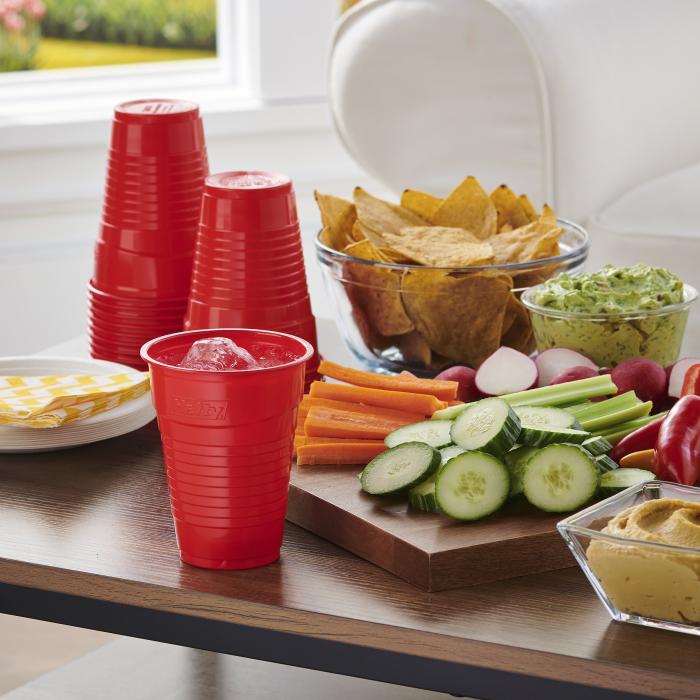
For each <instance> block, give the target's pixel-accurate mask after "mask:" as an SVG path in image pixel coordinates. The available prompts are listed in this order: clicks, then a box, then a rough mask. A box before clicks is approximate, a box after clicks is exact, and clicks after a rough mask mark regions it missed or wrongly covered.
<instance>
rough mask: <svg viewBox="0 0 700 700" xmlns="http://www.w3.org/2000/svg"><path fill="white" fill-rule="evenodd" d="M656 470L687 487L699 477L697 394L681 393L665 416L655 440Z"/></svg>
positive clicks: (699, 405) (699, 403) (699, 411)
mask: <svg viewBox="0 0 700 700" xmlns="http://www.w3.org/2000/svg"><path fill="white" fill-rule="evenodd" d="M655 472H656V476H658V477H659V479H663V480H664V481H675V482H677V483H679V484H686V485H687V486H692V485H693V484H694V483H695V482H696V481H697V480H698V479H699V478H700V396H692V395H688V396H684V397H683V398H681V399H680V400H679V401H678V403H677V404H676V405H675V406H674V407H673V408H672V409H671V411H670V413H669V414H668V416H666V420H665V421H664V422H663V425H662V426H661V430H660V431H659V439H658V440H657V441H656V462H655Z"/></svg>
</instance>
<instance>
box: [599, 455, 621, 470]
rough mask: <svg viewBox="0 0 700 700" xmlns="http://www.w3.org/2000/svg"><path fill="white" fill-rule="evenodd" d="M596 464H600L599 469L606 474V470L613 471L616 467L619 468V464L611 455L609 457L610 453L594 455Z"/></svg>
mask: <svg viewBox="0 0 700 700" xmlns="http://www.w3.org/2000/svg"><path fill="white" fill-rule="evenodd" d="M593 459H595V462H596V464H597V465H598V471H599V472H600V473H601V474H605V473H606V472H611V471H613V470H615V469H618V468H619V466H620V465H619V464H618V463H617V462H616V461H615V460H614V459H612V458H611V457H608V455H598V456H597V457H594V458H593Z"/></svg>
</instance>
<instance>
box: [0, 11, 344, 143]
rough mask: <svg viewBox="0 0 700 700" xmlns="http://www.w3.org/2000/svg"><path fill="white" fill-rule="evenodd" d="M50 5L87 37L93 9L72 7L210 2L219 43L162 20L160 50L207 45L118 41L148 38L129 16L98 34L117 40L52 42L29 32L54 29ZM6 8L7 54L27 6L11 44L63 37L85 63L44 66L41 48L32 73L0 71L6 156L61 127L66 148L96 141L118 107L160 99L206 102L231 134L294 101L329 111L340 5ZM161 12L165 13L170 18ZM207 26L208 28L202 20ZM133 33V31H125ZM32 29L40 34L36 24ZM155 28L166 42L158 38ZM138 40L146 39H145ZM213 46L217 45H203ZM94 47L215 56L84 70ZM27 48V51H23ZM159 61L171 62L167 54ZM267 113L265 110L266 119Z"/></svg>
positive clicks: (46, 139) (54, 135)
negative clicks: (64, 11)
mask: <svg viewBox="0 0 700 700" xmlns="http://www.w3.org/2000/svg"><path fill="white" fill-rule="evenodd" d="M32 2H34V3H35V5H33V6H32V7H33V10H32V9H31V8H30V9H26V8H28V7H29V4H30V3H32ZM8 3H9V5H8ZM53 3H55V4H56V6H59V7H62V8H66V7H69V6H70V7H71V8H73V15H71V16H72V17H74V20H73V22H74V24H75V22H76V20H75V17H76V13H77V17H78V20H77V24H75V26H73V28H72V29H71V31H78V30H81V31H84V32H87V28H85V29H83V27H85V26H86V24H85V22H87V19H86V20H85V22H83V21H80V20H81V18H83V17H84V16H85V12H86V10H80V11H78V10H76V9H75V8H77V7H90V6H92V5H93V3H94V5H95V6H96V7H97V6H99V7H102V8H106V9H105V12H106V11H109V12H115V13H116V12H117V11H119V12H121V8H122V7H123V6H132V7H134V8H136V7H137V6H139V7H140V8H141V11H145V10H144V8H146V7H157V8H161V9H159V10H158V11H159V12H160V11H161V10H162V11H163V12H165V9H164V8H167V12H169V13H170V14H169V15H168V16H169V17H171V18H172V17H174V16H176V15H174V14H173V8H176V7H179V8H181V9H182V8H188V7H190V8H191V7H199V8H200V9H201V8H202V7H205V6H207V4H208V7H210V8H211V10H212V11H213V12H214V16H213V17H208V19H207V20H206V25H207V26H209V27H213V28H214V30H215V31H214V37H213V38H212V36H211V33H210V32H209V34H207V32H205V31H200V32H199V33H197V32H195V31H194V29H193V28H192V27H189V28H188V29H187V30H184V29H181V25H180V24H178V25H177V28H176V26H175V24H173V25H172V26H170V27H167V25H168V22H167V21H165V24H164V25H162V26H160V28H159V29H158V30H157V31H156V30H153V31H151V32H150V34H149V35H148V36H150V37H151V39H149V40H152V42H153V43H154V44H155V43H158V42H165V41H170V42H171V43H172V42H173V41H174V40H175V38H176V37H180V38H181V41H182V42H184V41H188V42H190V43H192V44H194V43H196V42H197V41H200V47H199V48H196V47H195V48H192V47H189V48H185V47H182V46H181V47H174V46H172V45H171V46H144V45H142V44H130V43H125V41H121V39H120V40H119V41H117V39H119V37H121V38H122V39H124V40H126V39H127V38H128V37H132V38H133V37H134V36H136V31H137V29H138V31H139V32H142V34H141V35H140V36H143V37H145V35H146V34H145V32H143V31H142V29H143V27H142V25H143V24H144V22H143V21H141V20H139V21H137V22H133V21H132V20H133V18H131V17H129V18H128V22H127V23H126V24H121V25H120V27H119V28H117V29H113V30H110V32H111V33H108V32H107V31H106V30H104V31H103V33H102V34H101V35H100V36H103V37H104V38H105V39H110V41H105V42H102V41H94V40H95V39H96V38H97V35H93V36H91V37H90V38H87V37H86V38H79V39H76V38H66V39H62V38H59V37H50V36H41V37H40V38H38V39H37V38H36V37H34V36H33V35H32V32H31V31H29V29H30V26H29V25H31V22H35V23H37V22H39V20H41V25H42V26H43V27H44V30H45V31H49V29H48V27H49V21H48V20H49V17H50V12H51V7H52V4H53ZM0 7H2V8H5V9H3V10H2V12H3V13H5V14H4V15H3V20H2V27H3V28H2V31H3V32H5V34H0V51H1V50H2V47H3V40H4V38H5V37H6V35H7V34H8V32H6V31H5V30H6V27H5V26H4V25H5V17H6V15H7V13H8V10H7V8H8V7H10V8H20V7H21V8H24V9H22V10H21V13H22V19H21V20H20V22H19V23H17V18H16V16H15V15H17V14H18V12H17V9H15V10H11V11H10V12H9V14H10V25H11V27H12V26H16V25H22V26H21V28H22V32H21V33H20V34H15V35H13V41H14V40H19V38H20V35H21V36H23V37H24V40H26V42H27V45H28V44H30V43H31V42H32V41H35V42H38V46H39V47H40V46H41V42H42V41H44V39H46V40H48V41H50V42H51V41H54V40H56V42H57V43H58V42H64V41H65V42H68V44H69V45H72V46H77V48H78V49H79V50H80V51H79V54H80V60H81V61H82V62H83V63H82V66H76V67H63V68H59V67H54V68H50V69H48V68H47V69H45V70H42V69H41V67H40V61H39V59H40V58H41V49H40V48H37V49H36V54H35V60H36V64H35V67H34V68H30V67H29V66H25V69H21V67H15V68H13V69H12V70H4V72H2V71H0V152H3V151H5V150H17V149H19V148H33V149H36V148H41V147H43V146H44V145H45V144H48V143H55V142H56V139H58V138H59V132H58V131H56V129H57V128H59V127H60V129H61V132H60V138H62V139H63V140H64V142H65V143H72V144H78V143H85V142H88V141H89V142H94V141H95V139H96V135H97V134H99V133H103V130H102V126H101V124H103V123H104V122H105V121H106V120H109V119H110V118H111V114H112V108H113V106H114V105H115V104H118V103H119V102H123V101H125V100H130V99H139V98H149V97H154V96H166V97H173V98H179V99H189V100H193V101H195V102H197V103H199V104H200V106H201V107H202V110H203V112H204V113H210V114H214V113H216V114H218V115H221V116H220V117H219V123H221V124H222V128H223V124H224V123H225V117H224V116H223V115H230V121H228V124H229V125H230V126H229V128H230V129H234V130H235V129H238V128H239V125H245V126H247V125H248V123H249V122H251V123H252V125H253V126H259V128H260V129H265V128H267V126H266V125H267V124H268V122H269V120H272V119H277V118H279V111H278V113H277V115H276V116H273V115H272V114H271V113H270V114H269V115H268V114H267V108H268V107H270V106H275V105H287V106H290V109H291V105H304V104H306V105H308V106H309V110H312V109H313V111H314V114H315V113H316V112H318V111H319V110H322V106H321V102H322V101H323V99H324V96H325V87H326V85H325V83H326V75H325V73H326V71H325V64H326V57H327V50H328V45H329V42H330V36H331V31H332V27H333V23H334V21H335V20H336V18H337V17H338V14H339V6H338V3H337V2H336V1H335V0H0ZM32 11H33V12H34V15H33V16H32V15H31V13H32ZM183 11H184V10H183ZM134 13H136V10H135V9H134ZM91 16H92V15H91ZM110 16H111V15H110ZM119 16H120V17H122V16H123V15H119ZM159 16H162V17H165V14H163V15H159ZM202 17H204V15H202ZM173 21H174V20H173ZM202 21H203V23H204V19H203V20H202ZM13 22H14V25H13ZM23 22H24V24H23ZM105 26H106V25H105ZM128 27H130V28H131V29H130V30H129V31H131V32H132V33H131V34H129V33H128V32H127V28H128ZM164 27H165V29H164ZM12 31H15V30H12ZM34 31H38V30H37V29H36V27H35V28H34ZM51 31H52V32H54V30H53V29H52V30H51ZM55 31H56V32H57V31H58V30H55ZM66 31H68V30H66ZM92 31H94V32H97V29H96V28H94V26H93V30H92ZM101 31H102V30H101ZM158 32H160V34H159V36H160V38H158V39H156V38H154V37H156V35H157V34H158ZM195 36H198V37H200V39H195V38H194V37H195ZM207 36H208V38H204V37H207ZM168 37H170V38H168ZM139 41H144V43H145V41H146V39H145V38H143V39H139ZM120 42H121V43H120ZM206 42H209V44H208V45H209V46H210V47H212V48H205V47H204V46H205V44H206ZM90 43H94V44H97V45H99V44H103V45H110V44H111V45H116V47H117V49H119V50H123V51H147V50H148V51H154V52H159V51H163V52H166V51H168V52H172V51H178V52H179V51H181V50H182V51H183V52H184V51H197V52H208V55H209V57H202V58H193V56H192V55H190V54H188V55H186V54H184V53H182V54H181V55H180V56H179V57H178V58H179V59H181V60H152V61H150V62H143V61H141V62H138V63H121V64H115V63H114V62H113V59H109V60H107V59H104V62H105V63H109V65H106V64H103V65H95V63H96V61H92V64H91V65H87V63H86V60H87V59H86V58H85V56H86V55H87V50H86V47H88V46H89V45H90ZM103 48H104V46H103ZM24 50H25V52H26V51H28V50H30V49H28V48H27V46H25V48H24ZM197 55H202V54H201V53H198V54H197ZM162 56H163V58H164V59H167V58H168V56H166V55H165V53H163V54H162ZM169 56H170V57H172V54H169ZM27 68H29V69H27ZM312 105H313V108H312ZM316 108H318V109H316ZM261 111H265V112H266V114H264V115H261ZM295 111H296V113H297V114H299V115H300V118H301V119H302V120H306V119H307V118H308V115H307V114H306V113H304V112H303V109H301V107H300V108H299V109H296V110H295ZM313 118H314V119H317V118H319V117H317V116H314V117H313ZM93 127H94V128H93Z"/></svg>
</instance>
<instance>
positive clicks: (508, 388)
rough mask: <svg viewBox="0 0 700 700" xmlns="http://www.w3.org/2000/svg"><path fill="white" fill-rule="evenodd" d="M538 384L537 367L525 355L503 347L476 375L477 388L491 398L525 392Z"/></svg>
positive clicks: (483, 363) (484, 362)
mask: <svg viewBox="0 0 700 700" xmlns="http://www.w3.org/2000/svg"><path fill="white" fill-rule="evenodd" d="M536 383H537V366H536V365H535V363H534V362H533V361H532V360H531V359H530V358H529V357H528V356H527V355H523V353H521V352H518V351H517V350H513V348H509V347H506V346H503V347H502V348H498V350H496V352H494V353H493V355H491V356H490V357H487V358H486V359H485V360H484V361H483V362H482V363H481V366H480V367H479V369H478V370H477V373H476V386H477V388H478V389H479V391H481V392H482V393H484V394H488V395H489V396H502V395H503V394H513V393H515V392H516V391H525V390H526V389H530V388H531V387H533V386H534V385H535V384H536Z"/></svg>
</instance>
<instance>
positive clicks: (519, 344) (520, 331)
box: [501, 294, 535, 355]
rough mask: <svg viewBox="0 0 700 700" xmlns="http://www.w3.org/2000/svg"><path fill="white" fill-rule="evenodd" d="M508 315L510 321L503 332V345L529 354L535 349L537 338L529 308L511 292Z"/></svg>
mask: <svg viewBox="0 0 700 700" xmlns="http://www.w3.org/2000/svg"><path fill="white" fill-rule="evenodd" d="M506 317H509V319H510V322H509V325H508V328H507V329H506V328H505V322H504V328H503V330H502V333H501V345H507V346H508V347H509V348H514V349H515V350H519V351H520V352H523V353H525V354H526V355H529V354H530V353H531V352H532V351H533V350H534V349H535V338H534V335H533V333H532V325H531V323H530V316H529V314H528V312H527V309H526V308H525V307H524V306H523V305H522V304H521V303H520V301H519V300H518V299H517V298H516V297H515V295H513V294H511V295H510V298H509V299H508V307H507V310H506Z"/></svg>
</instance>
